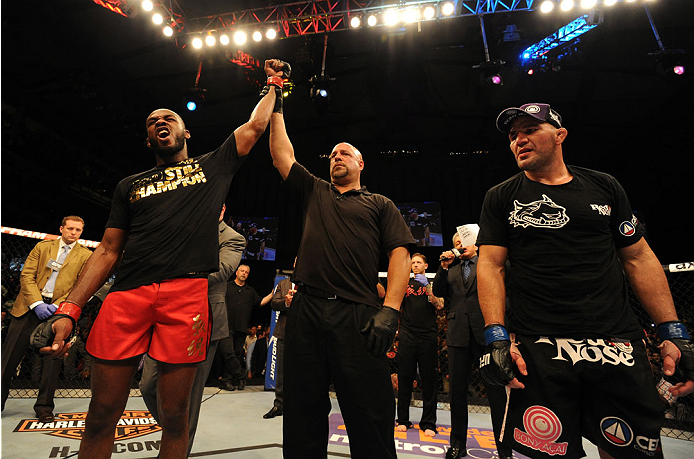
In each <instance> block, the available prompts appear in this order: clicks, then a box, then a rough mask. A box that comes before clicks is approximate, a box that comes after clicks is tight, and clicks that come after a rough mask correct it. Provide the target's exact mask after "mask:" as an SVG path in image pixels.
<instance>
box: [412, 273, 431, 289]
mask: <svg viewBox="0 0 694 459" xmlns="http://www.w3.org/2000/svg"><path fill="white" fill-rule="evenodd" d="M414 280H416V281H417V282H419V283H420V284H422V285H423V286H425V287H426V286H427V285H429V279H427V276H425V275H424V274H415V275H414Z"/></svg>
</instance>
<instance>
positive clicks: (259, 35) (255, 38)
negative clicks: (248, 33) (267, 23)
mask: <svg viewBox="0 0 694 459" xmlns="http://www.w3.org/2000/svg"><path fill="white" fill-rule="evenodd" d="M252 36H253V41H255V42H259V41H260V40H262V39H263V34H262V33H260V31H259V30H256V31H255V32H253V35H252Z"/></svg>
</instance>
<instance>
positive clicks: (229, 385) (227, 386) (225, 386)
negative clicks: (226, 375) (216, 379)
mask: <svg viewBox="0 0 694 459" xmlns="http://www.w3.org/2000/svg"><path fill="white" fill-rule="evenodd" d="M219 388H220V389H224V390H228V391H229V392H231V391H232V390H236V386H234V385H233V384H232V383H230V382H223V383H221V384H220V385H219Z"/></svg>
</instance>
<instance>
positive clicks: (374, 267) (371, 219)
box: [285, 163, 414, 307]
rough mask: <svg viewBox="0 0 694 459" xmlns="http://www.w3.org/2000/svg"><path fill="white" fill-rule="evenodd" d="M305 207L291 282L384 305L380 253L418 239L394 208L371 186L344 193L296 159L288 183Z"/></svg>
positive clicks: (355, 300) (412, 242)
mask: <svg viewBox="0 0 694 459" xmlns="http://www.w3.org/2000/svg"><path fill="white" fill-rule="evenodd" d="M285 183H286V184H287V185H288V186H289V187H291V188H292V191H294V192H295V193H296V194H297V195H298V198H299V200H300V202H301V207H302V209H303V217H304V218H303V221H304V223H303V234H302V237H301V244H300V246H299V252H298V255H297V262H296V268H295V269H294V274H293V275H292V281H293V282H294V283H296V284H305V285H307V286H309V287H313V288H317V289H321V290H323V291H324V292H328V293H331V294H336V295H337V296H339V297H340V298H344V299H346V300H348V301H353V302H355V303H361V304H366V305H369V306H374V307H380V305H381V302H380V300H379V297H378V292H377V290H376V284H377V283H378V263H379V257H380V256H381V255H382V254H386V253H388V252H390V251H391V250H393V249H395V248H397V247H407V248H408V250H411V249H413V248H414V239H413V238H412V234H411V233H410V230H409V229H408V228H407V225H406V224H405V220H404V219H403V218H402V214H400V211H398V208H397V207H395V204H393V201H391V200H390V199H388V198H386V197H385V196H383V195H380V194H375V193H370V192H369V191H368V190H367V189H366V187H361V189H359V190H350V191H346V192H345V193H340V192H339V191H338V190H337V189H336V188H335V187H334V186H333V185H331V184H330V183H328V182H326V181H325V180H323V179H320V178H318V177H316V176H314V175H312V174H311V173H310V172H308V171H307V170H306V168H304V167H303V166H302V165H301V164H299V163H295V164H294V165H293V166H292V168H291V170H290V172H289V175H288V176H287V180H286V182H285Z"/></svg>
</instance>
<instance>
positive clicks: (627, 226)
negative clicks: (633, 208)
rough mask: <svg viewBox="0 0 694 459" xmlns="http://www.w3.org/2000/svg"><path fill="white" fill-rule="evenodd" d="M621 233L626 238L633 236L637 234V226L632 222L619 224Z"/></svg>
mask: <svg viewBox="0 0 694 459" xmlns="http://www.w3.org/2000/svg"><path fill="white" fill-rule="evenodd" d="M619 232H620V233H622V234H623V235H624V236H633V235H634V234H636V226H635V225H634V224H633V223H632V222H622V223H620V224H619Z"/></svg>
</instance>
